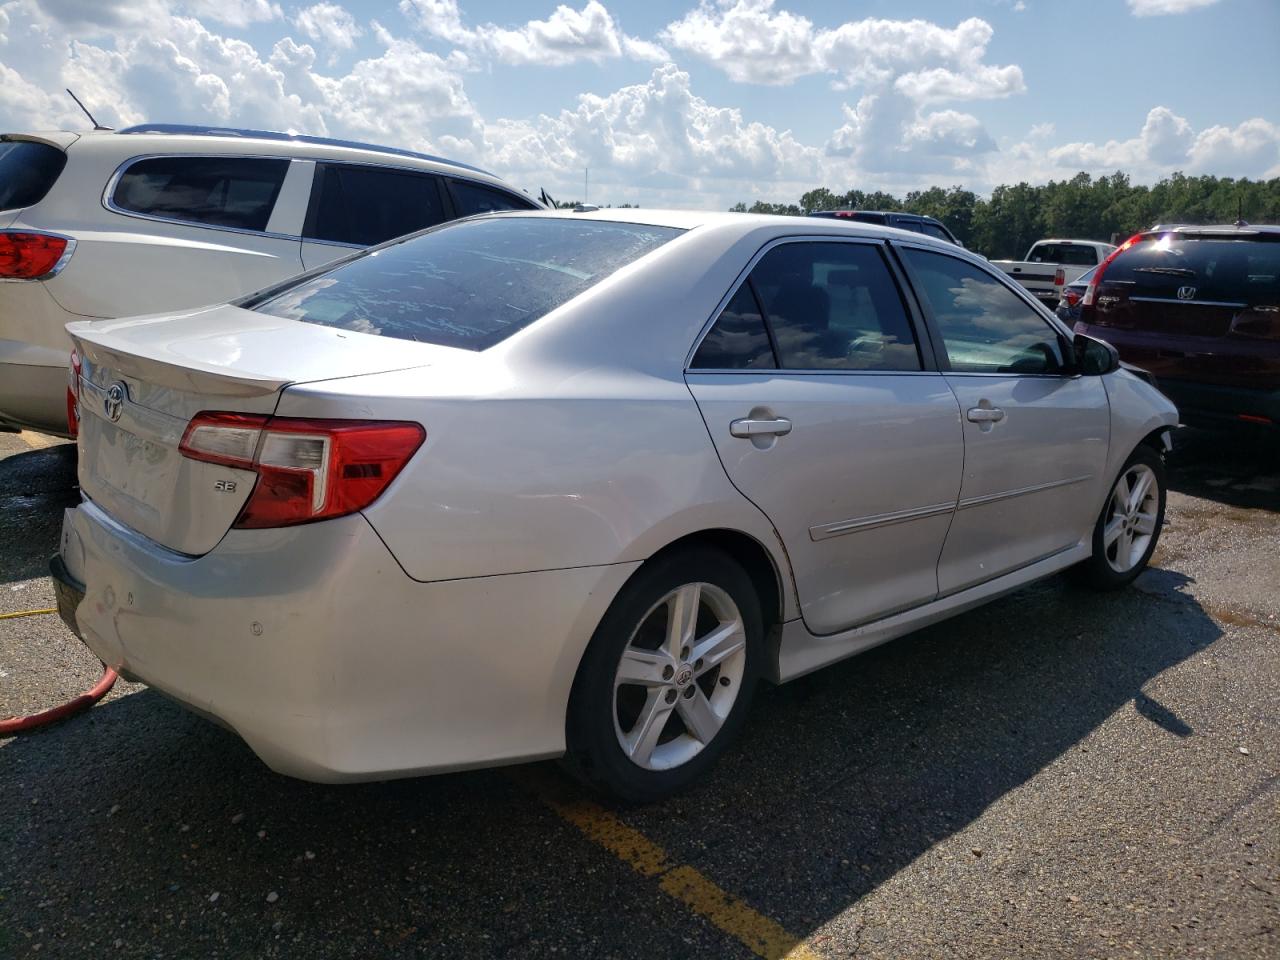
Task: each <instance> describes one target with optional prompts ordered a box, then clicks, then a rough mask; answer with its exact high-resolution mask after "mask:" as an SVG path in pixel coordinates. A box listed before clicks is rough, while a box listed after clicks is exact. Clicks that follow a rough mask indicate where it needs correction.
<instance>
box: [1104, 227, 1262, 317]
mask: <svg viewBox="0 0 1280 960" xmlns="http://www.w3.org/2000/svg"><path fill="white" fill-rule="evenodd" d="M1102 282H1103V283H1104V284H1105V285H1107V286H1111V285H1112V284H1120V283H1122V284H1125V285H1126V286H1127V287H1128V288H1129V290H1128V293H1129V296H1131V297H1158V298H1161V299H1170V300H1202V301H1203V300H1216V301H1224V302H1228V303H1256V302H1258V301H1259V300H1266V301H1268V302H1269V303H1275V299H1276V298H1277V297H1280V242H1276V241H1262V240H1233V239H1222V238H1204V239H1198V238H1194V237H1181V236H1178V235H1176V234H1170V235H1166V236H1163V237H1160V238H1158V239H1153V240H1148V241H1146V242H1143V243H1136V244H1134V245H1133V246H1132V247H1130V248H1129V249H1128V250H1126V251H1125V252H1124V253H1122V254H1120V255H1119V256H1118V257H1116V258H1115V259H1114V260H1113V261H1111V265H1110V266H1108V267H1107V269H1106V272H1105V273H1103V275H1102Z"/></svg>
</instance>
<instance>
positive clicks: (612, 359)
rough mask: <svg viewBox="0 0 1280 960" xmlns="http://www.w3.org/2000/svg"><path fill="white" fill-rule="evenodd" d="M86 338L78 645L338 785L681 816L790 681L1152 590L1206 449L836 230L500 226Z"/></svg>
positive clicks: (393, 246) (995, 286)
mask: <svg viewBox="0 0 1280 960" xmlns="http://www.w3.org/2000/svg"><path fill="white" fill-rule="evenodd" d="M917 305H918V306H917ZM70 332H71V336H72V339H73V341H74V343H75V350H76V353H77V356H78V358H79V360H78V362H79V364H80V367H79V370H78V375H77V383H78V391H79V392H78V403H79V410H80V435H79V440H78V443H79V450H80V456H79V479H80V486H81V490H82V491H83V494H84V501H83V503H81V504H80V505H79V506H78V507H76V508H75V509H72V510H69V511H68V512H67V515H66V519H65V523H64V527H63V534H62V546H61V552H60V554H59V556H58V557H57V558H55V561H54V563H53V572H54V576H55V579H56V582H57V592H58V597H59V601H58V602H59V607H60V609H61V610H62V612H63V616H64V617H65V618H66V619H67V621H68V623H69V624H71V625H72V626H73V629H75V630H76V631H77V632H78V633H79V634H80V636H82V637H83V638H84V641H85V642H86V643H87V644H88V646H89V647H90V648H91V649H92V650H93V651H94V653H96V654H97V655H98V656H99V657H101V658H102V659H103V660H104V661H105V662H106V663H108V664H110V665H111V666H114V667H117V668H119V669H120V670H121V671H122V673H123V675H124V676H126V677H131V678H134V679H140V680H143V681H145V682H147V683H150V684H152V685H154V686H155V687H157V688H159V689H160V690H161V691H163V692H164V693H166V694H168V695H169V696H171V697H173V698H174V699H176V700H178V701H180V702H182V703H185V704H188V705H190V706H191V707H192V708H193V709H195V710H196V711H198V712H200V713H202V714H206V715H212V716H214V717H217V718H219V719H221V720H222V721H223V722H225V723H226V724H227V725H228V726H229V727H231V728H232V729H234V730H235V731H236V732H237V733H238V734H239V735H240V736H242V737H243V738H244V739H245V740H246V741H247V742H248V743H249V745H250V746H251V747H252V748H253V749H254V750H255V751H256V752H257V753H258V755H259V756H260V757H262V759H263V760H265V761H266V762H267V763H268V764H270V765H271V766H272V767H274V768H275V769H276V770H279V771H282V772H284V773H288V774H291V775H293V776H297V777H303V778H305V779H310V780H318V781H345V780H362V779H371V778H377V779H381V778H386V777H395V776H409V775H415V774H421V773H428V772H432V771H442V770H455V769H459V768H463V767H473V766H484V765H489V764H497V763H506V762H514V761H519V760H527V759H532V758H542V757H552V756H560V755H566V756H567V759H568V762H569V763H570V765H571V767H572V768H573V769H574V770H575V771H577V772H578V773H579V774H580V775H581V776H582V777H584V778H585V779H586V780H588V781H590V782H592V783H596V784H599V785H602V786H603V787H606V788H608V789H609V790H612V791H613V792H614V793H616V794H618V795H620V796H622V797H626V798H629V799H640V800H643V799H651V798H656V797H660V796H663V795H665V794H667V793H669V792H671V791H673V790H676V789H678V788H680V787H683V786H685V785H686V784H688V783H689V782H690V781H691V780H693V779H694V778H695V777H697V776H698V775H699V774H702V773H704V772H705V771H706V770H707V768H708V767H709V766H710V764H711V763H712V762H713V761H714V760H715V758H716V757H717V756H718V755H720V754H721V753H722V752H723V750H724V749H725V747H726V745H727V743H728V742H729V741H730V739H731V738H732V737H733V736H734V735H735V734H736V733H737V732H738V730H739V728H740V727H741V725H742V723H743V718H744V714H745V711H746V709H747V705H748V703H749V701H750V699H751V693H752V689H753V687H754V685H755V682H756V680H757V678H760V677H766V678H768V679H770V680H772V681H785V680H790V679H791V678H793V677H798V676H801V675H802V674H805V673H808V672H810V671H812V670H815V669H817V668H819V667H821V666H823V665H824V664H828V663H832V662H834V661H837V660H840V659H842V658H844V657H847V656H850V655H851V654H854V653H857V652H859V651H862V650H865V649H867V648H868V647H871V646H874V645H876V644H878V643H881V642H883V641H885V640H889V639H891V638H893V637H897V636H900V635H902V634H905V633H907V632H909V631H911V630H914V629H916V628H918V627H921V626H924V625H925V624H928V623H933V622H935V621H937V620H940V619H943V618H945V617H948V616H951V615H952V614H955V613H958V612H960V611H962V610H966V609H968V608H970V607H972V606H974V605H976V604H980V603H982V602H984V601H986V600H988V599H990V598H992V597H995V596H998V595H1000V594H1002V593H1005V592H1007V591H1009V590H1012V589H1014V588H1016V587H1019V586H1021V585H1023V584H1026V583H1028V582H1030V581H1032V580H1036V579H1038V578H1040V577H1044V576H1048V575H1049V574H1052V573H1055V572H1057V571H1059V570H1063V569H1065V568H1068V567H1078V568H1079V569H1080V570H1081V575H1082V576H1084V577H1086V578H1087V579H1089V580H1091V581H1092V582H1093V583H1095V584H1096V585H1098V586H1100V587H1104V588H1116V587H1121V586H1123V585H1125V584H1127V583H1129V582H1130V581H1131V580H1133V578H1134V577H1135V576H1136V575H1137V574H1138V572H1139V571H1140V570H1141V569H1142V568H1143V565H1144V564H1146V562H1147V560H1148V558H1149V557H1150V556H1151V552H1152V550H1153V549H1154V548H1155V545H1156V540H1157V538H1158V537H1159V535H1160V527H1161V522H1162V517H1163V512H1164V503H1165V483H1164V465H1163V461H1162V454H1161V451H1162V449H1163V445H1164V443H1165V442H1166V440H1167V431H1168V429H1169V428H1170V427H1171V426H1172V425H1173V424H1175V423H1176V421H1177V415H1176V412H1175V410H1174V408H1173V406H1172V405H1171V404H1170V403H1169V402H1168V401H1167V400H1166V399H1165V398H1164V397H1162V396H1161V395H1160V394H1159V393H1158V392H1157V391H1155V390H1152V389H1151V388H1150V387H1149V386H1148V385H1147V384H1145V383H1143V382H1142V381H1141V380H1138V379H1136V378H1134V377H1132V376H1130V375H1129V374H1127V373H1125V372H1123V371H1120V370H1118V369H1117V363H1118V358H1117V357H1116V354H1115V351H1114V350H1113V349H1111V348H1110V347H1108V346H1107V345H1106V344H1104V343H1101V342H1099V341H1096V340H1092V339H1090V338H1088V337H1076V338H1074V339H1073V338H1072V336H1071V335H1070V333H1069V331H1068V330H1067V329H1066V328H1064V327H1062V326H1061V325H1060V324H1059V323H1058V322H1057V319H1056V318H1055V317H1053V315H1052V314H1049V313H1048V312H1046V311H1045V310H1044V309H1043V308H1042V307H1040V306H1039V305H1038V304H1037V303H1035V302H1034V300H1032V299H1031V298H1030V297H1029V296H1027V295H1026V294H1025V293H1024V292H1023V291H1022V290H1021V289H1020V288H1018V287H1017V286H1016V285H1015V284H1014V283H1012V282H1011V281H1009V280H1008V279H1007V278H1006V277H1005V276H1004V275H1003V274H1001V273H999V272H998V271H994V270H992V269H991V268H989V267H988V266H987V264H986V261H984V260H982V259H981V258H980V257H978V256H976V255H974V254H970V253H968V252H966V251H964V250H961V249H959V248H958V247H955V246H954V245H952V244H945V243H942V242H940V241H936V240H932V239H930V238H927V237H924V236H918V237H906V236H904V235H903V234H902V233H901V232H900V231H894V230H886V229H884V228H878V227H871V226H861V225H846V224H841V225H837V224H833V223H824V222H822V221H817V220H808V221H806V220H802V219H798V218H794V217H762V216H750V215H747V216H743V215H735V214H701V213H692V212H662V211H648V210H645V211H641V210H634V209H631V210H601V211H598V212H594V213H583V214H574V213H571V212H568V211H556V212H550V211H544V212H531V213H504V214H494V215H486V216H481V217H474V218H470V219H467V220H462V221H458V222H456V223H451V224H446V225H444V226H441V227H437V228H434V229H432V230H429V231H427V232H425V233H422V234H419V235H417V236H414V237H413V238H411V239H404V240H399V241H394V242H392V243H389V244H386V245H383V246H380V247H376V248H374V249H373V250H371V251H369V252H367V253H365V254H362V255H358V256H356V257H354V258H352V259H349V260H347V261H345V262H343V263H341V264H339V265H338V266H336V267H334V268H332V269H330V270H328V271H322V272H319V273H315V274H312V275H309V276H306V277H301V278H295V279H293V280H290V281H286V282H285V283H282V284H280V285H277V286H275V287H273V288H270V289H268V290H266V291H265V292H263V293H261V294H257V295H254V296H250V297H247V298H245V299H242V300H240V301H238V302H237V303H235V304H233V305H229V306H221V307H211V308H207V309H204V310H189V311H180V312H177V313H175V314H173V315H171V316H170V317H169V318H168V319H160V318H156V317H150V318H142V319H131V320H116V321H105V322H100V323H75V324H72V325H71V326H70Z"/></svg>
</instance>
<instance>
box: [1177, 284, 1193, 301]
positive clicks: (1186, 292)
mask: <svg viewBox="0 0 1280 960" xmlns="http://www.w3.org/2000/svg"><path fill="white" fill-rule="evenodd" d="M1195 298H1196V288H1195V287H1179V288H1178V299H1179V300H1194V299H1195Z"/></svg>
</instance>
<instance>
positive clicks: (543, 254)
mask: <svg viewBox="0 0 1280 960" xmlns="http://www.w3.org/2000/svg"><path fill="white" fill-rule="evenodd" d="M682 232H683V231H681V230H677V229H674V228H671V227H653V226H647V225H644V224H636V223H609V222H601V221H593V220H570V219H558V218H550V217H548V218H539V217H495V218H491V219H482V220H463V221H459V222H456V223H451V224H447V225H445V226H443V227H441V228H440V229H438V230H432V231H430V232H428V233H424V234H422V235H421V236H418V237H412V238H410V239H408V240H405V241H403V242H402V243H396V244H392V245H391V246H388V247H383V248H382V249H380V250H375V251H372V252H370V253H367V254H364V255H363V256H357V257H356V258H355V259H353V260H347V261H344V262H343V263H342V264H341V265H339V266H336V267H334V268H333V269H332V270H329V271H327V272H325V273H321V274H318V275H315V276H311V277H308V278H305V279H302V280H299V281H295V282H292V283H290V284H288V285H286V286H285V287H283V288H280V287H276V288H273V289H272V290H269V291H266V292H265V293H263V294H260V295H257V296H254V297H250V298H249V299H247V300H244V301H241V302H240V304H239V305H240V306H242V307H245V308H247V309H251V310H257V311H259V312H261V313H267V314H271V315H272V316H277V317H287V318H289V319H292V320H301V321H303V322H305V323H318V324H321V325H322V326H326V327H337V328H339V329H342V330H354V331H357V332H359V333H367V334H373V335H375V336H383V337H396V338H399V339H401V340H415V341H418V342H421V343H434V344H440V345H442V346H447V347H461V348H463V349H465V350H484V349H485V348H487V347H491V346H493V345H494V344H496V343H499V342H501V341H503V340H505V339H506V338H507V337H509V336H511V335H512V334H513V333H515V332H516V331H517V330H521V329H523V328H524V327H527V326H528V325H529V324H531V323H533V322H535V321H537V320H539V319H541V318H542V317H544V316H546V315H547V314H548V313H550V312H551V311H552V310H554V309H556V308H557V307H559V306H561V305H562V304H565V303H568V302H569V301H570V300H572V299H573V298H574V297H576V296H578V295H579V294H580V293H582V292H583V291H585V290H588V289H589V288H591V287H593V286H595V285H596V284H597V283H599V282H600V281H601V280H604V279H605V278H606V277H608V276H610V275H611V274H613V273H614V272H616V271H617V270H619V269H621V268H622V267H624V266H626V265H627V264H629V263H631V262H632V261H634V260H638V259H639V258H640V257H643V256H644V255H645V254H647V253H649V252H651V251H652V250H655V249H657V248H658V247H660V246H662V245H663V244H664V243H667V242H668V241H670V240H672V239H674V238H675V237H677V236H678V235H679V234H680V233H682Z"/></svg>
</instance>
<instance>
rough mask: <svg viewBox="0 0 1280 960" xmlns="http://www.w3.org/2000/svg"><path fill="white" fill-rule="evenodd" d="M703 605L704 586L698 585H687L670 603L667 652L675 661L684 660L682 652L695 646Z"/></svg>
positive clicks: (674, 595) (673, 596)
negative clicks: (699, 615) (695, 635)
mask: <svg viewBox="0 0 1280 960" xmlns="http://www.w3.org/2000/svg"><path fill="white" fill-rule="evenodd" d="M701 605H702V585H701V584H697V583H686V584H685V585H684V586H683V587H681V588H680V589H679V590H677V591H676V592H675V593H674V594H673V595H672V597H671V600H670V601H669V602H668V604H667V641H666V650H667V653H668V655H670V657H671V658H672V659H673V660H681V659H683V658H682V657H681V656H680V653H681V651H682V650H684V649H685V648H686V647H690V648H691V647H692V646H693V640H694V633H695V631H697V629H698V609H699V607H701Z"/></svg>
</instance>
